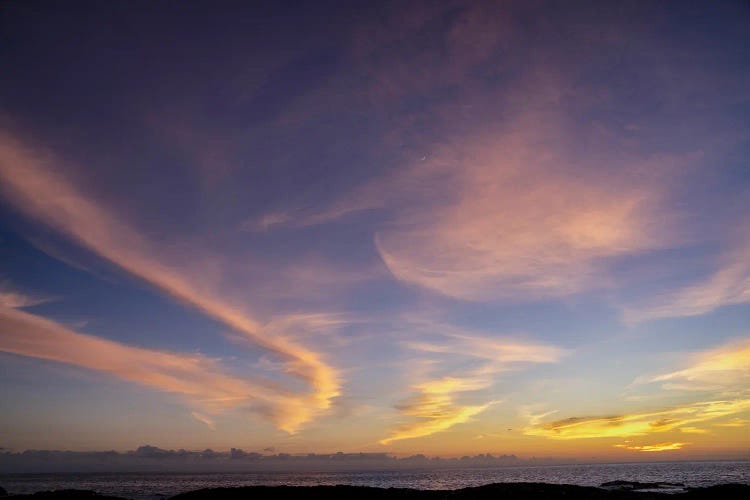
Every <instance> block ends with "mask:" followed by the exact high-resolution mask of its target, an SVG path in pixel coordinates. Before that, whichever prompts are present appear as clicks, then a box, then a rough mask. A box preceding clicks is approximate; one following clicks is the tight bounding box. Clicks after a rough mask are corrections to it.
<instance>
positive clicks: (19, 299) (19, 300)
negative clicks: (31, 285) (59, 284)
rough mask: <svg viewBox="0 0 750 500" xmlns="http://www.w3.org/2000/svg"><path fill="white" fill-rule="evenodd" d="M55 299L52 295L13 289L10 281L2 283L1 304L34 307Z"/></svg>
mask: <svg viewBox="0 0 750 500" xmlns="http://www.w3.org/2000/svg"><path fill="white" fill-rule="evenodd" d="M52 300H54V299H53V298H50V297H42V296H38V295H30V294H27V293H24V292H20V291H18V290H15V289H13V288H12V287H11V286H10V285H9V284H8V283H0V306H2V307H12V308H14V309H21V308H24V307H33V306H37V305H39V304H44V303H47V302H50V301H52Z"/></svg>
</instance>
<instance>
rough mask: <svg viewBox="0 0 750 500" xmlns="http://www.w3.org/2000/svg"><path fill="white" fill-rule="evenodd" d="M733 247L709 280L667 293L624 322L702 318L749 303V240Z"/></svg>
mask: <svg viewBox="0 0 750 500" xmlns="http://www.w3.org/2000/svg"><path fill="white" fill-rule="evenodd" d="M746 223H747V222H745V223H744V224H746ZM732 246H733V248H731V249H730V250H728V251H725V252H724V254H723V255H722V256H721V257H720V258H719V260H718V262H717V270H716V271H715V272H714V273H713V275H711V276H710V277H709V278H707V279H706V280H704V281H703V282H699V283H696V284H692V285H689V286H686V287H683V288H680V289H678V290H676V291H671V292H668V293H664V294H662V295H660V296H658V297H656V298H655V299H653V300H651V301H650V302H649V303H647V304H644V305H642V306H640V307H633V306H631V307H628V308H626V309H625V311H624V316H625V319H626V320H627V321H631V322H639V321H648V320H652V319H658V318H674V317H690V316H700V315H702V314H707V313H710V312H712V311H715V310H716V309H719V308H721V307H725V306H730V305H736V304H745V303H748V302H750V260H748V255H750V237H748V238H745V239H744V240H743V241H740V242H739V243H737V242H735V243H734V244H733V245H732Z"/></svg>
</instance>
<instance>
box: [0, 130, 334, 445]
mask: <svg viewBox="0 0 750 500" xmlns="http://www.w3.org/2000/svg"><path fill="white" fill-rule="evenodd" d="M59 172H60V168H59V166H58V165H56V164H55V163H54V162H53V161H52V160H50V159H49V158H48V157H46V158H43V157H42V155H41V154H40V153H39V152H37V151H33V150H31V149H30V148H28V147H26V146H24V145H22V144H21V143H19V142H18V141H16V140H15V139H14V138H13V137H11V136H10V135H8V134H6V133H0V189H1V190H2V193H3V194H4V195H5V196H6V197H7V199H8V200H10V201H11V202H12V203H13V204H14V205H15V207H16V208H17V209H19V210H20V211H21V212H23V213H24V214H26V215H28V216H31V217H33V218H36V219H39V220H41V221H43V222H45V223H46V224H48V225H50V226H52V227H54V228H55V229H57V230H59V231H61V232H62V233H64V234H65V235H67V236H68V237H70V238H71V239H73V240H74V241H76V242H78V243H79V244H81V245H82V246H84V247H86V248H88V249H90V250H91V251H93V252H95V253H96V254H98V255H100V256H101V257H103V258H105V259H107V260H109V261H110V262H112V263H114V264H116V265H118V266H119V267H121V268H122V269H124V270H126V271H127V272H129V273H131V274H133V275H135V276H137V277H139V278H141V279H143V280H145V281H147V282H148V283H150V284H152V285H154V286H156V287H157V288H159V289H160V290H162V291H163V292H165V293H167V294H169V295H171V296H173V297H175V298H177V299H179V300H181V301H183V302H184V303H186V304H188V305H190V306H192V307H195V308H196V309H198V310H200V311H202V312H203V313H205V314H207V315H209V316H211V317H212V318H214V319H216V320H218V321H220V322H222V323H224V324H225V325H227V326H228V327H230V328H232V329H233V330H235V331H237V332H240V333H242V334H243V335H244V336H245V337H246V338H247V339H248V340H250V341H252V342H255V343H256V344H258V345H259V346H261V347H263V348H265V349H268V350H269V351H271V352H273V353H274V354H275V355H277V356H279V357H280V358H281V359H282V360H283V361H284V362H285V364H286V366H287V373H289V374H292V375H294V376H296V377H299V378H302V379H304V380H305V381H307V382H308V383H309V385H310V387H311V389H312V390H311V392H310V393H308V394H305V395H302V396H300V397H299V399H298V400H297V402H296V404H294V405H289V406H288V407H287V410H288V411H287V412H286V413H284V414H278V415H274V420H275V422H276V425H277V426H278V427H279V428H281V429H283V430H286V431H288V432H295V431H297V430H298V429H299V428H300V426H301V425H303V424H304V423H306V422H308V421H309V420H311V419H312V418H313V417H314V416H315V415H317V414H319V413H321V412H324V411H326V410H328V409H329V408H330V407H331V401H332V399H333V398H335V397H337V396H338V395H339V394H340V386H341V382H340V380H339V374H338V372H337V370H336V369H334V368H333V367H332V366H330V365H329V364H328V363H326V362H325V361H324V360H323V358H322V356H321V354H320V353H317V352H315V351H313V350H311V349H309V348H307V347H305V346H303V345H301V344H299V343H296V342H294V341H291V340H289V339H288V338H286V337H284V336H281V335H269V334H268V333H266V332H265V331H264V328H263V324H262V323H261V322H259V321H258V320H257V319H255V318H254V317H252V316H250V315H248V314H247V313H246V312H245V311H244V310H243V309H241V308H239V307H237V306H236V305H234V304H233V303H232V302H231V301H228V300H226V299H225V298H224V297H222V296H221V294H219V293H217V292H214V291H212V290H211V289H210V287H209V286H207V285H206V280H205V279H202V277H201V276H197V275H191V267H193V266H191V265H188V266H185V267H183V268H178V267H177V266H176V264H175V263H174V262H175V260H176V259H169V260H166V259H162V260H160V259H159V258H158V256H159V255H160V252H159V249H158V248H156V247H155V246H154V245H153V244H152V243H151V242H149V241H147V240H146V239H145V238H144V236H143V235H142V234H140V233H138V232H137V231H136V230H135V229H134V228H133V227H131V226H129V225H128V224H126V223H125V222H124V221H122V220H120V219H119V218H117V217H115V216H114V215H112V214H110V213H108V212H107V211H106V210H105V209H104V208H102V207H100V206H99V205H98V204H96V203H95V202H94V201H92V200H91V199H89V198H87V197H86V196H84V195H83V194H82V193H81V192H80V191H79V190H78V189H77V188H76V187H75V186H74V185H73V184H71V182H70V181H69V180H68V179H66V178H64V177H63V176H61V175H60V174H59ZM188 260H189V261H190V259H188Z"/></svg>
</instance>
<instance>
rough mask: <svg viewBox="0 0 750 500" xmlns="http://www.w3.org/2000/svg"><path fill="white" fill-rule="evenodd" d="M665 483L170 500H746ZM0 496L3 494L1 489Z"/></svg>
mask: <svg viewBox="0 0 750 500" xmlns="http://www.w3.org/2000/svg"><path fill="white" fill-rule="evenodd" d="M681 486H682V485H679V484H670V483H634V482H627V481H614V482H611V483H604V484H603V485H602V486H601V487H599V488H595V487H589V486H573V485H560V484H545V483H498V484H488V485H485V486H477V487H473V488H463V489H460V490H413V489H405V488H387V489H386V488H370V487H365V486H247V487H241V488H209V489H202V490H196V491H190V492H188V493H182V494H180V495H176V496H173V497H171V498H172V499H174V500H209V499H211V500H285V499H292V500H349V499H354V500H579V499H580V500H747V499H748V498H750V485H745V484H724V485H718V486H709V487H706V488H685V489H684V491H681V492H677V493H675V492H674V491H675V488H679V487H681ZM0 495H2V490H0ZM5 498H9V499H10V498H13V499H22V498H24V499H31V500H48V499H49V500H72V499H86V500H122V499H119V498H117V497H110V496H104V495H99V494H97V493H95V492H93V491H87V490H58V491H42V492H38V493H34V494H33V495H10V496H7V497H5Z"/></svg>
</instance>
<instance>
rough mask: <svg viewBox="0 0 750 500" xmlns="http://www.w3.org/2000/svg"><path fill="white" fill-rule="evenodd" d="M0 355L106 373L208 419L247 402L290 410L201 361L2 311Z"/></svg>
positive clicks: (289, 400)
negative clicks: (174, 398) (171, 397)
mask: <svg viewBox="0 0 750 500" xmlns="http://www.w3.org/2000/svg"><path fill="white" fill-rule="evenodd" d="M0 351H4V352H9V353H13V354H19V355H22V356H31V357H34V358H40V359H46V360H50V361H57V362H60V363H67V364H72V365H76V366H80V367H83V368H87V369H90V370H96V371H99V372H104V373H108V374H110V375H112V376H114V377H117V378H119V379H121V380H126V381H128V382H133V383H137V384H140V385H143V386H146V387H151V388H154V389H157V390H161V391H166V392H170V393H174V394H177V395H179V396H181V397H183V398H184V399H185V400H186V401H187V402H188V403H189V404H190V405H191V406H193V407H195V408H199V409H201V410H202V411H205V412H209V413H216V412H220V411H223V410H227V409H230V408H235V407H238V406H241V405H246V404H248V403H250V402H260V403H262V404H265V405H267V406H268V407H269V408H270V409H271V411H273V412H278V413H284V412H286V411H288V405H290V404H294V397H293V395H291V394H284V393H283V392H282V391H280V390H279V389H278V388H277V387H274V386H272V385H271V384H268V383H261V382H255V383H252V382H250V381H248V380H244V379H241V378H238V377H235V376H232V375H229V374H227V373H225V372H224V371H223V370H222V369H221V367H220V366H219V364H218V363H217V362H216V361H215V360H213V359H210V358H207V357H205V356H202V355H199V354H183V353H177V352H171V351H162V350H153V349H143V348H140V347H133V346H128V345H125V344H121V343H119V342H113V341H111V340H106V339H102V338H98V337H94V336H92V335H84V334H80V333H76V332H74V331H71V330H69V329H67V328H65V327H63V326H61V325H59V324H57V323H55V322H53V321H50V320H47V319H45V318H41V317H39V316H36V315H33V314H29V313H26V312H24V311H20V310H18V309H11V308H7V307H2V306H0ZM207 418H208V417H205V418H204V421H205V420H206V419H207Z"/></svg>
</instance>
